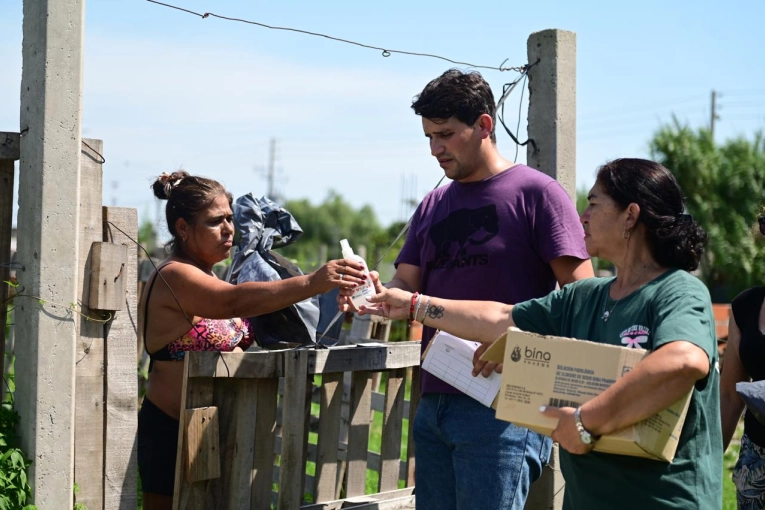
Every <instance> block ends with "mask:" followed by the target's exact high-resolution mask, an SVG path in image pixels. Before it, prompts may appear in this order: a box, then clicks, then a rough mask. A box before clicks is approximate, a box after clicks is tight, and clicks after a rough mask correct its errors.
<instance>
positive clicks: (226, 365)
mask: <svg viewBox="0 0 765 510" xmlns="http://www.w3.org/2000/svg"><path fill="white" fill-rule="evenodd" d="M105 223H108V224H109V225H111V226H112V227H114V228H115V229H117V230H118V231H119V232H121V233H122V235H124V236H125V237H127V238H128V239H129V240H130V241H132V242H133V243H134V244H135V245H136V246H138V247H139V248H141V250H143V252H144V253H145V254H146V257H147V258H148V259H149V263H150V264H151V265H152V267H153V268H154V271H155V272H156V273H157V276H158V277H159V278H161V279H162V281H163V282H164V283H165V285H166V286H167V289H168V290H169V291H170V294H171V295H172V296H173V299H174V300H175V304H177V305H178V309H179V310H180V311H181V313H182V314H183V316H184V317H185V318H186V321H188V323H189V324H190V325H191V329H193V330H194V331H196V333H197V335H198V336H199V337H200V338H204V339H205V340H207V341H208V342H209V341H210V339H209V338H208V337H207V332H206V331H200V330H199V329H197V324H194V322H193V321H192V320H191V319H190V318H189V316H188V315H186V312H185V311H184V310H183V307H182V306H181V302H180V301H179V300H178V296H176V295H175V292H174V291H173V288H172V287H171V286H170V284H169V283H167V280H165V277H164V276H163V275H162V273H161V272H160V270H159V269H158V268H157V265H156V264H154V261H153V260H151V255H149V252H148V251H146V248H144V247H143V246H142V245H141V243H139V242H138V241H136V240H135V239H133V238H132V237H130V235H128V233H127V232H125V231H124V230H122V229H121V228H119V227H118V226H117V225H115V224H114V223H112V222H111V221H109V220H106V222H105ZM155 278H156V276H155ZM147 305H148V302H147ZM144 319H145V317H144ZM145 341H146V339H145V338H144V342H145ZM147 352H148V351H147ZM220 359H221V361H223V366H224V367H226V377H231V371H230V370H229V368H228V363H226V360H225V358H223V356H221V358H220Z"/></svg>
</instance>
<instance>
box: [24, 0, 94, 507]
mask: <svg viewBox="0 0 765 510" xmlns="http://www.w3.org/2000/svg"><path fill="white" fill-rule="evenodd" d="M23 13H24V22H23V34H24V39H23V44H22V57H23V70H22V77H21V126H20V128H21V133H22V138H21V161H20V167H19V213H18V231H19V240H18V254H17V255H18V261H19V262H20V263H21V264H23V265H24V269H23V270H22V269H20V270H18V271H17V272H16V275H17V277H18V280H19V285H20V290H22V289H23V290H22V292H23V294H25V295H27V296H39V297H40V298H41V299H43V300H45V301H46V303H45V304H42V305H41V304H39V303H38V300H37V299H36V298H34V297H31V298H30V297H27V298H20V297H17V298H16V310H15V314H16V315H15V322H16V340H17V342H16V356H17V358H16V383H17V391H16V406H17V409H18V413H19V415H20V416H21V422H20V424H19V432H20V434H21V438H22V446H23V448H24V451H25V452H26V453H27V455H29V456H30V457H31V458H32V460H33V462H32V466H31V468H30V479H29V481H30V484H31V485H32V487H33V491H34V503H35V504H36V505H37V506H38V508H40V509H41V510H47V509H55V510H60V509H65V508H72V488H73V485H72V484H73V482H74V477H73V458H74V398H73V397H74V395H73V391H74V367H75V361H76V360H75V339H76V331H75V320H74V318H73V317H72V314H71V313H69V312H67V310H66V307H68V306H69V305H70V304H71V303H73V302H76V301H77V267H76V263H75V261H76V260H77V259H78V249H79V247H78V227H79V214H78V207H79V187H78V183H79V178H78V177H79V175H78V174H79V167H80V143H81V120H80V119H81V113H82V47H83V28H84V1H82V0H24V9H23ZM54 303H55V306H54V305H53V304H54ZM93 510H95V509H93Z"/></svg>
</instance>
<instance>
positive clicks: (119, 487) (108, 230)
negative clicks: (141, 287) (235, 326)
mask: <svg viewBox="0 0 765 510" xmlns="http://www.w3.org/2000/svg"><path fill="white" fill-rule="evenodd" d="M103 219H104V224H103V240H104V241H106V242H110V243H114V244H123V245H127V247H128V258H127V265H126V267H125V270H126V272H127V276H126V286H125V307H124V309H123V311H120V312H117V314H116V315H115V317H114V320H113V321H112V322H111V323H110V324H108V325H107V327H106V342H105V344H106V347H105V348H106V352H105V360H106V430H107V434H106V437H105V443H104V508H105V509H106V510H108V509H111V508H115V509H120V510H128V509H134V508H136V506H137V504H138V501H137V500H138V492H137V488H136V487H137V485H138V467H137V466H138V457H137V446H136V432H137V430H138V382H137V380H136V379H137V378H136V357H135V352H136V351H135V349H136V347H135V346H136V343H137V342H138V335H137V330H136V327H137V323H138V320H137V318H138V296H137V284H136V282H137V278H138V274H137V273H138V265H137V264H138V262H137V255H136V247H135V245H134V244H133V242H132V241H131V240H130V239H128V237H127V236H130V237H132V238H133V239H138V211H136V210H135V209H129V208H124V207H104V208H103ZM107 221H108V222H111V223H113V224H114V225H115V226H116V227H118V228H120V229H121V230H122V231H124V232H125V233H124V234H123V233H122V232H120V231H118V230H117V229H116V228H114V227H112V226H111V225H110V224H109V223H107ZM125 234H127V235H125Z"/></svg>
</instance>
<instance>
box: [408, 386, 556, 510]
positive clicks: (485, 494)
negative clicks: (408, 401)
mask: <svg viewBox="0 0 765 510" xmlns="http://www.w3.org/2000/svg"><path fill="white" fill-rule="evenodd" d="M414 443H415V450H414V452H415V495H416V501H417V508H418V510H484V509H486V510H500V509H501V510H521V509H522V508H523V505H524V504H525V502H526V497H527V496H528V494H529V486H530V485H531V482H533V481H534V480H536V479H537V478H539V476H540V475H541V474H542V468H543V466H544V465H545V464H547V462H548V460H549V458H550V451H551V449H552V442H551V441H550V439H549V438H547V437H545V436H542V435H539V434H537V433H535V432H532V431H530V430H528V429H525V428H520V427H516V426H515V425H513V424H511V423H508V422H505V421H501V420H497V419H496V418H495V417H494V409H490V408H488V407H486V406H484V405H483V404H481V403H479V402H477V401H476V400H474V399H472V398H470V397H468V396H465V395H461V394H460V395H452V394H447V393H428V394H425V395H423V396H422V398H421V400H420V404H419V407H418V408H417V416H416V417H415V419H414Z"/></svg>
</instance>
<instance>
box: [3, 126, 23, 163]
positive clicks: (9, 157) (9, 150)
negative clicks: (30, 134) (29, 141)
mask: <svg viewBox="0 0 765 510" xmlns="http://www.w3.org/2000/svg"><path fill="white" fill-rule="evenodd" d="M20 140H21V136H20V135H19V133H8V132H6V131H0V160H6V161H10V162H11V163H13V162H14V161H16V160H18V159H19V158H20V157H21V150H20V149H21V146H20V145H19V142H20Z"/></svg>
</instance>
